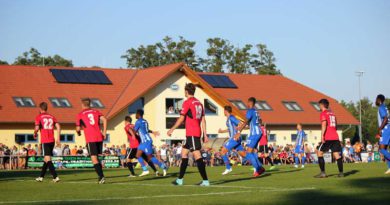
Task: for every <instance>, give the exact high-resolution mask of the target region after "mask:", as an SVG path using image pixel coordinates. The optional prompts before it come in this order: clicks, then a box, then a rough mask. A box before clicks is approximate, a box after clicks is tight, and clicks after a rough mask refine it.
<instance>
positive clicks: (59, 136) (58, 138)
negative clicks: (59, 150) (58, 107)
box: [55, 122, 61, 146]
mask: <svg viewBox="0 0 390 205" xmlns="http://www.w3.org/2000/svg"><path fill="white" fill-rule="evenodd" d="M56 129H57V138H56V139H55V141H56V144H57V145H58V146H59V145H60V144H61V142H60V138H61V125H60V123H58V122H57V123H56Z"/></svg>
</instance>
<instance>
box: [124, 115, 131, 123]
mask: <svg viewBox="0 0 390 205" xmlns="http://www.w3.org/2000/svg"><path fill="white" fill-rule="evenodd" d="M125 121H126V122H130V123H131V122H132V121H133V119H131V117H130V116H126V117H125Z"/></svg>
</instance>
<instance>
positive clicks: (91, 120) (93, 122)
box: [88, 114, 95, 125]
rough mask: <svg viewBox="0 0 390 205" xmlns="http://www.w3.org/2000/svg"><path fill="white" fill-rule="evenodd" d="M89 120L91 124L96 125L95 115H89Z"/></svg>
mask: <svg viewBox="0 0 390 205" xmlns="http://www.w3.org/2000/svg"><path fill="white" fill-rule="evenodd" d="M88 118H89V124H90V125H94V124H95V118H94V117H93V114H88Z"/></svg>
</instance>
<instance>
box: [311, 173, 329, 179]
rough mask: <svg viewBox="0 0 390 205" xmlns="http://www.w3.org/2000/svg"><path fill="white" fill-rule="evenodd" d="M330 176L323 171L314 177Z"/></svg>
mask: <svg viewBox="0 0 390 205" xmlns="http://www.w3.org/2000/svg"><path fill="white" fill-rule="evenodd" d="M327 177H328V176H327V175H326V174H325V172H321V173H319V174H317V175H315V176H314V178H327Z"/></svg>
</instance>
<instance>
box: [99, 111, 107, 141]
mask: <svg viewBox="0 0 390 205" xmlns="http://www.w3.org/2000/svg"><path fill="white" fill-rule="evenodd" d="M100 121H102V123H103V138H104V139H106V135H107V118H106V117H104V116H100Z"/></svg>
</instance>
